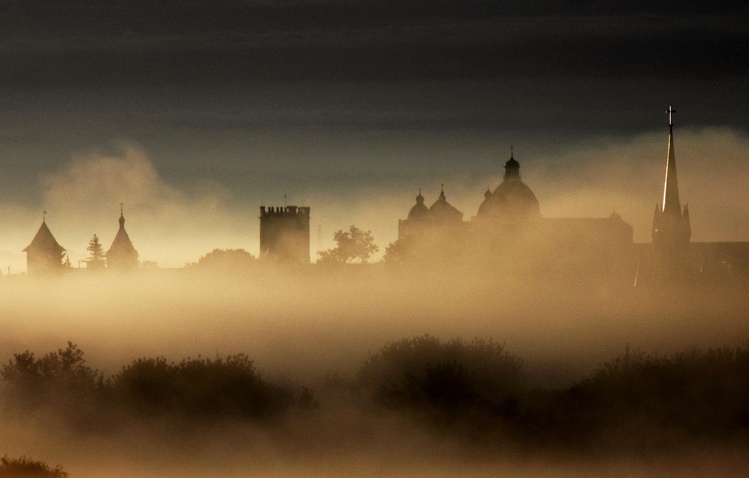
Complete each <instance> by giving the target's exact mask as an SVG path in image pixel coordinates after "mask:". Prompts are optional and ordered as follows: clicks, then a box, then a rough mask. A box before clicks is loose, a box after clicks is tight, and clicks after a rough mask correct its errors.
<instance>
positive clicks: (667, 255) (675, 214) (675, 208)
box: [652, 106, 692, 281]
mask: <svg viewBox="0 0 749 478" xmlns="http://www.w3.org/2000/svg"><path fill="white" fill-rule="evenodd" d="M673 113H674V111H673V110H672V108H671V107H670V106H669V108H668V149H667V153H666V175H665V180H664V182H663V202H662V204H660V205H657V204H656V206H655V212H654V214H653V229H652V237H653V273H654V275H655V276H656V277H657V278H658V279H660V280H664V281H683V280H689V278H690V276H691V275H692V261H691V254H692V252H691V247H690V239H691V237H692V228H691V224H690V221H689V208H688V206H687V205H686V204H685V205H684V206H682V204H681V202H680V201H679V183H678V181H677V177H676V155H675V154H674V129H673V121H672V115H673Z"/></svg>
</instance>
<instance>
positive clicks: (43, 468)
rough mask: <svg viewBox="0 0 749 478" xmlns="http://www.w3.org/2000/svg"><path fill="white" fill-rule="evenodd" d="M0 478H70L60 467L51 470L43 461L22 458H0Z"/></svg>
mask: <svg viewBox="0 0 749 478" xmlns="http://www.w3.org/2000/svg"><path fill="white" fill-rule="evenodd" d="M0 478H68V474H67V473H66V472H64V471H63V470H62V467H61V466H60V465H57V466H56V467H54V468H50V467H49V466H48V465H47V464H45V463H44V462H41V461H35V460H32V459H31V458H28V457H25V456H22V457H21V458H8V457H7V456H4V457H2V458H0Z"/></svg>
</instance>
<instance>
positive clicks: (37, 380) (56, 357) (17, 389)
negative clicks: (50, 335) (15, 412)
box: [0, 342, 103, 406]
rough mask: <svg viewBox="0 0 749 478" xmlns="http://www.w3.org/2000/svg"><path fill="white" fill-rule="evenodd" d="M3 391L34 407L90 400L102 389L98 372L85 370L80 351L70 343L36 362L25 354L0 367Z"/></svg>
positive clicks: (17, 355)
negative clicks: (0, 368)
mask: <svg viewBox="0 0 749 478" xmlns="http://www.w3.org/2000/svg"><path fill="white" fill-rule="evenodd" d="M0 376H1V377H2V379H3V388H4V391H5V392H6V393H8V394H9V396H10V397H11V398H12V399H14V400H16V401H17V402H19V403H22V404H25V405H29V406H36V405H49V404H59V405H63V406H66V405H68V404H69V403H70V402H71V401H73V402H77V403H79V402H80V401H81V400H83V399H88V400H90V399H92V398H93V397H95V396H96V395H98V394H99V393H100V392H101V391H102V389H103V378H102V374H101V372H99V371H97V370H94V369H92V368H90V367H88V366H86V361H85V359H84V358H83V351H81V350H80V349H79V348H78V346H76V345H75V344H74V343H72V342H68V346H67V348H65V349H59V350H58V351H57V352H51V353H48V354H46V355H45V356H44V357H42V358H40V359H37V358H35V357H34V354H33V353H31V352H29V351H28V350H27V351H26V352H24V353H21V354H15V355H14V356H13V360H10V361H9V362H8V363H7V364H6V365H3V368H2V371H0Z"/></svg>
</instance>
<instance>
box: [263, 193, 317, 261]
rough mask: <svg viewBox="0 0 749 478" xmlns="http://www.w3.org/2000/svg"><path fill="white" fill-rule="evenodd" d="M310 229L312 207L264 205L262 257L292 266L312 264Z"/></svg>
mask: <svg viewBox="0 0 749 478" xmlns="http://www.w3.org/2000/svg"><path fill="white" fill-rule="evenodd" d="M309 226H310V208H309V207H301V206H284V207H267V208H266V207H265V206H260V258H261V259H263V260H266V261H276V262H282V263H288V264H309V262H310V251H309V248H310V232H309V231H310V230H309Z"/></svg>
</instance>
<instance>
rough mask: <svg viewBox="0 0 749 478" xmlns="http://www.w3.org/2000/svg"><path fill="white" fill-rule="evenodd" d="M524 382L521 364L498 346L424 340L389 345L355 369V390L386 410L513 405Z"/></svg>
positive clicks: (451, 409)
mask: <svg viewBox="0 0 749 478" xmlns="http://www.w3.org/2000/svg"><path fill="white" fill-rule="evenodd" d="M522 378H523V376H522V362H521V360H520V359H518V358H517V357H515V356H513V355H510V354H509V353H507V352H506V351H505V349H504V347H503V346H502V345H500V344H497V343H495V342H492V341H484V340H479V339H476V340H474V341H472V342H464V341H463V340H461V339H455V340H451V341H448V342H441V341H440V340H438V339H437V338H435V337H431V336H429V335H424V336H422V337H416V338H413V339H403V340H400V341H397V342H393V343H390V344H388V345H386V346H385V347H383V348H382V349H381V350H380V351H379V352H378V353H377V354H374V355H371V356H370V357H369V358H368V359H367V361H366V362H365V363H364V364H363V365H362V366H361V368H360V369H359V372H358V374H357V385H358V387H359V390H360V391H362V392H363V393H364V394H365V395H366V396H367V397H369V398H371V399H373V400H374V402H375V403H378V404H380V405H384V406H386V407H390V408H402V409H423V408H429V409H432V410H434V411H436V412H438V413H455V412H459V411H461V410H465V409H470V408H475V407H483V408H487V407H488V408H494V407H496V406H499V405H502V404H505V403H506V402H508V401H514V400H516V396H517V394H518V393H519V392H520V390H521V388H522Z"/></svg>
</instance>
